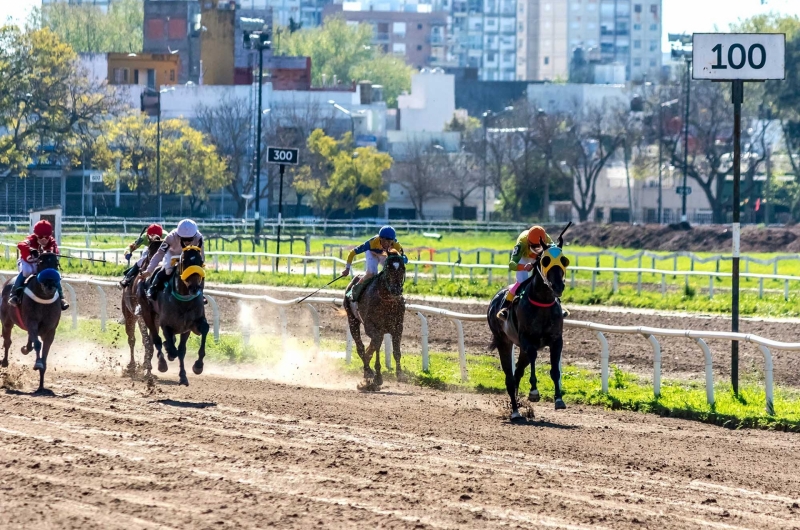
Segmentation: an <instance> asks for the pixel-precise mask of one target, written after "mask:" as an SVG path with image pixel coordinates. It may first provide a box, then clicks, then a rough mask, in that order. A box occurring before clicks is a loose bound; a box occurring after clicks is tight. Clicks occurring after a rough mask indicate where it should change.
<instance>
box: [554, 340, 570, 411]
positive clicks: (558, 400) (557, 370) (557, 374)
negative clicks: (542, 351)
mask: <svg viewBox="0 0 800 530" xmlns="http://www.w3.org/2000/svg"><path fill="white" fill-rule="evenodd" d="M563 347H564V339H563V338H562V337H561V336H558V337H556V338H555V339H553V340H552V341H551V342H550V377H551V378H552V379H553V386H555V389H556V392H555V396H554V399H555V404H556V410H563V409H565V408H567V406H566V405H565V404H564V400H563V399H562V394H561V350H562V349H563Z"/></svg>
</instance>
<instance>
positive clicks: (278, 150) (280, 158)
mask: <svg viewBox="0 0 800 530" xmlns="http://www.w3.org/2000/svg"><path fill="white" fill-rule="evenodd" d="M267 161H268V162H270V163H272V164H285V165H288V166H296V165H298V164H299V163H300V150H299V149H293V148H290V147H268V148H267Z"/></svg>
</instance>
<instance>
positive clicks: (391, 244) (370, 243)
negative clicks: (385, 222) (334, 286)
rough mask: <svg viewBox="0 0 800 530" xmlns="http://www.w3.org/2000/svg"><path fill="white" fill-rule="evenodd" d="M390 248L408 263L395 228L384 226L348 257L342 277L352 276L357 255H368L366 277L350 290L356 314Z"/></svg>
mask: <svg viewBox="0 0 800 530" xmlns="http://www.w3.org/2000/svg"><path fill="white" fill-rule="evenodd" d="M390 248H392V249H394V250H396V251H397V252H399V253H400V255H402V256H403V259H404V260H406V261H407V258H406V257H405V254H403V247H401V246H400V243H398V242H397V233H396V232H395V230H394V228H392V227H391V226H384V227H382V228H381V229H380V231H378V235H377V236H375V237H373V238H370V239H368V240H367V241H365V242H364V244H363V245H359V246H357V247H356V248H354V249H353V250H351V251H350V254H348V255H347V265H346V266H345V268H344V271H342V276H350V268H351V267H352V265H353V259H354V258H355V257H356V255H357V254H363V253H364V252H366V253H367V255H366V261H367V271H366V273H365V274H364V276H362V277H361V280H359V282H358V283H357V284H356V285H354V286H353V288H352V289H351V290H350V301H351V302H352V307H353V311H354V312H356V313H357V312H358V298H359V297H360V296H361V291H363V290H364V287H366V286H367V284H368V283H369V282H368V280H370V279H371V278H372V277H373V276H375V275H376V274H378V265H382V264H384V263H385V262H386V256H387V255H388V254H387V252H388V250H389V249H390Z"/></svg>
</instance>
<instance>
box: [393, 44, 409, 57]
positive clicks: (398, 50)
mask: <svg viewBox="0 0 800 530" xmlns="http://www.w3.org/2000/svg"><path fill="white" fill-rule="evenodd" d="M392 53H393V54H395V55H405V53H406V44H405V43H404V42H395V43H394V44H392Z"/></svg>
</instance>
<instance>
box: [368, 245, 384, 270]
mask: <svg viewBox="0 0 800 530" xmlns="http://www.w3.org/2000/svg"><path fill="white" fill-rule="evenodd" d="M366 254H367V256H366V260H367V273H368V274H372V275H375V274H378V265H383V264H384V263H386V254H376V253H374V252H372V251H371V250H368V251H367V252H366Z"/></svg>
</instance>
